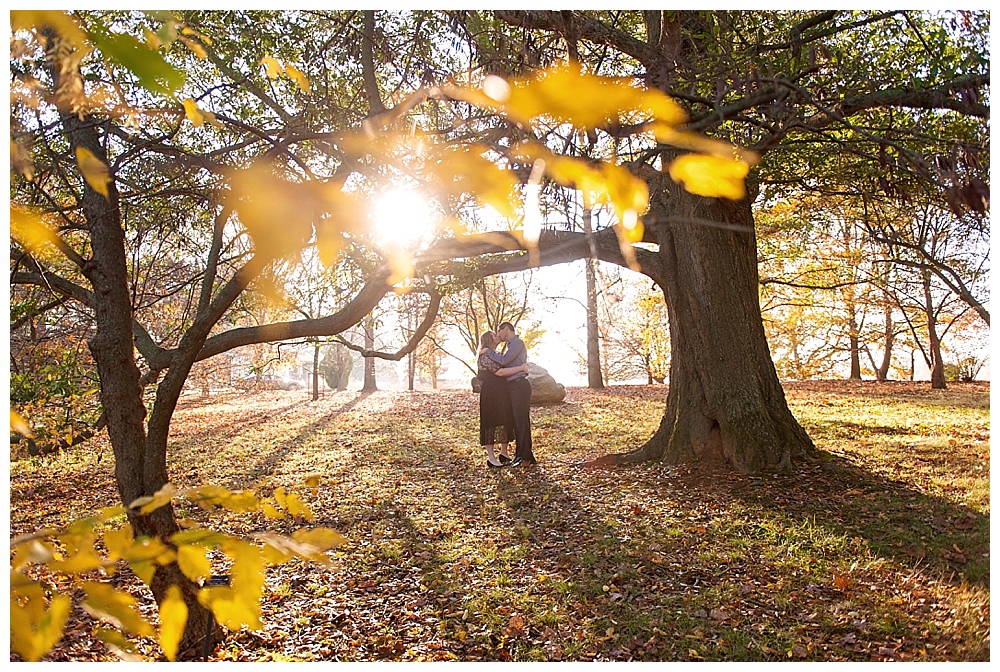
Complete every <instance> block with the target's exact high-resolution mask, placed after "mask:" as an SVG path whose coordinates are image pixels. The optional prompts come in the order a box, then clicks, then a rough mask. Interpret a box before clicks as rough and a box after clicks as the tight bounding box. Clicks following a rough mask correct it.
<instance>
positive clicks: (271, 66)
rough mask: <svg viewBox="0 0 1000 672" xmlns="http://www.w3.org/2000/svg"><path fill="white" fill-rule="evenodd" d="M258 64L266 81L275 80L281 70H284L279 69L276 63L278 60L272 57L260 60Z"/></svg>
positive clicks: (279, 64)
mask: <svg viewBox="0 0 1000 672" xmlns="http://www.w3.org/2000/svg"><path fill="white" fill-rule="evenodd" d="M260 64H261V65H263V66H264V69H265V70H266V72H267V76H268V79H277V78H278V75H280V74H281V72H282V70H284V68H282V67H281V63H279V62H278V59H276V58H274V57H273V56H265V57H264V58H262V59H260Z"/></svg>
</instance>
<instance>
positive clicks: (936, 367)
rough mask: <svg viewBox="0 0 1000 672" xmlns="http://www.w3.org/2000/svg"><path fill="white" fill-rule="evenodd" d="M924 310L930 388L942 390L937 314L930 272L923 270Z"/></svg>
mask: <svg viewBox="0 0 1000 672" xmlns="http://www.w3.org/2000/svg"><path fill="white" fill-rule="evenodd" d="M924 306H925V308H924V312H925V313H926V315H927V340H928V346H929V350H930V361H929V362H927V366H928V367H929V368H930V370H931V389H934V390H943V389H946V388H947V387H948V384H947V383H946V382H945V378H944V361H943V360H942V359H941V337H940V336H939V335H938V332H937V316H936V314H935V312H934V297H933V295H932V294H931V274H930V272H929V271H924Z"/></svg>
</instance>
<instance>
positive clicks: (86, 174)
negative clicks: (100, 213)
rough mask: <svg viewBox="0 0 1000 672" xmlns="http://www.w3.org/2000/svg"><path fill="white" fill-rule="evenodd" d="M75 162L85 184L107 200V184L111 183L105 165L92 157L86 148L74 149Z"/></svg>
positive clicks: (109, 172) (92, 154)
mask: <svg viewBox="0 0 1000 672" xmlns="http://www.w3.org/2000/svg"><path fill="white" fill-rule="evenodd" d="M76 162H77V164H78V165H79V166H80V172H81V173H83V179H85V180H87V184H89V185H90V187H91V188H92V189H93V190H94V191H96V192H97V193H99V194H100V195H101V196H103V197H104V198H108V183H109V182H111V171H109V170H108V166H107V164H105V163H104V162H103V161H101V160H100V159H99V158H97V157H96V156H94V153H93V152H91V151H90V150H89V149H87V148H86V147H77V148H76Z"/></svg>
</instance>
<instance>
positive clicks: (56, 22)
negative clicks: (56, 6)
mask: <svg viewBox="0 0 1000 672" xmlns="http://www.w3.org/2000/svg"><path fill="white" fill-rule="evenodd" d="M46 26H48V27H50V28H52V29H53V30H55V31H56V32H57V33H59V34H60V35H61V36H62V38H63V39H64V40H66V41H68V42H69V43H70V44H71V45H72V46H73V47H74V48H75V49H78V50H80V51H90V46H89V45H88V44H87V34H86V33H84V32H83V30H81V29H80V26H79V25H78V24H77V22H76V20H75V19H73V17H72V16H70V15H69V14H67V13H66V12H61V11H56V10H47V9H19V10H11V12H10V27H11V29H12V30H13V31H15V32H16V31H18V30H37V29H39V28H44V27H46Z"/></svg>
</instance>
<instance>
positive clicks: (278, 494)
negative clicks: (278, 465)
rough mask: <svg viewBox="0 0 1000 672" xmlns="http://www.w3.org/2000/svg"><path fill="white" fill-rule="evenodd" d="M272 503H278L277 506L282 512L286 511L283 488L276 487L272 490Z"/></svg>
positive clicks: (286, 502) (286, 503) (286, 501)
mask: <svg viewBox="0 0 1000 672" xmlns="http://www.w3.org/2000/svg"><path fill="white" fill-rule="evenodd" d="M274 501H276V502H277V503H278V506H279V507H281V508H282V509H284V510H286V511H287V510H288V499H287V497H286V496H285V488H283V487H282V486H280V485H279V486H278V487H277V488H275V489H274Z"/></svg>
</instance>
